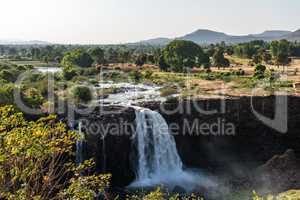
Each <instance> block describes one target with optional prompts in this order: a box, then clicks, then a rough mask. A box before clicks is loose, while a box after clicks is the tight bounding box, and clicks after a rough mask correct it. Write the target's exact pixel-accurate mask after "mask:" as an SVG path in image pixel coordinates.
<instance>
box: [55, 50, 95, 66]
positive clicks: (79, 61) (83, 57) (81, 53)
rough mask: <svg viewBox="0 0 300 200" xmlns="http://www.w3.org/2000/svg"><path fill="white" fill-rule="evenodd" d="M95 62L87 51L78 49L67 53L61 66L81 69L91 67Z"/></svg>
mask: <svg viewBox="0 0 300 200" xmlns="http://www.w3.org/2000/svg"><path fill="white" fill-rule="evenodd" d="M93 62H94V61H93V59H92V58H91V56H90V55H89V54H88V53H87V52H86V51H85V50H83V49H76V50H73V51H71V52H68V53H66V54H65V56H64V57H63V59H62V61H61V64H62V65H63V66H64V67H71V66H73V65H76V66H79V67H90V66H91V65H92V64H93Z"/></svg>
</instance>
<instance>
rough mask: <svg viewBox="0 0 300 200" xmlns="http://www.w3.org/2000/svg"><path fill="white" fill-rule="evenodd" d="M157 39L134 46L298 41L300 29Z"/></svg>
mask: <svg viewBox="0 0 300 200" xmlns="http://www.w3.org/2000/svg"><path fill="white" fill-rule="evenodd" d="M159 39H161V38H154V39H150V40H144V41H140V42H137V43H135V44H154V43H153V41H155V44H158V45H166V44H167V43H169V42H171V41H173V40H176V39H177V40H189V41H193V42H195V43H197V44H215V43H220V42H222V41H224V42H226V43H231V44H236V43H243V42H250V41H253V40H264V41H272V40H280V39H287V40H298V41H300V29H299V30H297V31H295V32H292V31H286V30H266V31H264V32H262V33H258V34H248V35H241V36H236V35H229V34H226V33H224V32H218V31H213V30H209V29H198V30H196V31H194V32H192V33H189V34H186V35H184V36H181V37H176V38H163V39H164V41H163V43H159Z"/></svg>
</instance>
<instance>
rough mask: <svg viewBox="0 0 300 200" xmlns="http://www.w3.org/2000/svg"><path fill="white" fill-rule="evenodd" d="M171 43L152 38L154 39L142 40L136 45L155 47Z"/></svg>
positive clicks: (167, 40)
mask: <svg viewBox="0 0 300 200" xmlns="http://www.w3.org/2000/svg"><path fill="white" fill-rule="evenodd" d="M171 41H172V39H169V38H154V39H150V40H143V41H140V42H138V43H141V44H148V45H155V46H156V45H167V44H168V43H169V42H171Z"/></svg>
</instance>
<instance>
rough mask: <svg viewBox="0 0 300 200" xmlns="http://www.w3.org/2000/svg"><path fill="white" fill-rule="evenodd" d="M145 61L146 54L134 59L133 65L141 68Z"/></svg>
mask: <svg viewBox="0 0 300 200" xmlns="http://www.w3.org/2000/svg"><path fill="white" fill-rule="evenodd" d="M146 61H147V55H146V54H141V55H139V56H138V57H137V58H136V60H135V64H136V66H138V67H142V66H143V65H144V64H145V62H146Z"/></svg>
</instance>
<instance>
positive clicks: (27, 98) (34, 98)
mask: <svg viewBox="0 0 300 200" xmlns="http://www.w3.org/2000/svg"><path fill="white" fill-rule="evenodd" d="M22 99H23V101H24V103H25V104H26V105H27V106H28V107H31V108H40V107H41V105H42V104H43V103H44V101H45V99H44V97H43V96H42V94H41V93H40V91H39V90H37V89H36V88H28V89H25V90H22Z"/></svg>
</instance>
